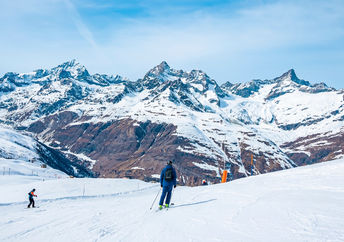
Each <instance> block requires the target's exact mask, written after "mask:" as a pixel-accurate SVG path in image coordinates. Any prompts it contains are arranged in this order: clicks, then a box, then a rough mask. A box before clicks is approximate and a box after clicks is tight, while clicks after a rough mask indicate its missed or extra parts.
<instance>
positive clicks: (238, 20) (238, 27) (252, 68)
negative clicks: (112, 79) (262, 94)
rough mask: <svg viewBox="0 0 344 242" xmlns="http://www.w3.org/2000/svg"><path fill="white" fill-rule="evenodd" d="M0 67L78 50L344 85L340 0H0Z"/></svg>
mask: <svg viewBox="0 0 344 242" xmlns="http://www.w3.org/2000/svg"><path fill="white" fill-rule="evenodd" d="M0 9H1V10H0V22H1V25H0V33H1V38H0V55H1V58H0V75H3V74H4V73H5V72H8V71H14V72H29V71H31V70H34V69H38V68H51V67H53V66H56V65H58V64H60V63H62V62H64V61H67V60H71V59H77V60H78V61H79V62H80V63H82V64H83V65H85V66H86V67H87V69H88V70H89V72H90V73H95V72H98V73H106V74H120V75H122V76H125V77H128V78H130V79H131V80H136V79H138V78H141V77H143V75H144V74H145V73H146V72H147V71H148V70H149V69H150V68H152V67H153V66H155V65H157V64H159V63H160V62H161V61H163V60H165V61H167V63H169V65H170V66H171V67H173V68H176V69H184V70H192V69H201V70H203V71H205V72H206V73H208V75H210V76H211V77H212V78H214V79H215V80H216V81H218V83H223V82H225V81H230V82H233V83H234V82H242V81H249V80H251V79H255V78H260V79H270V78H274V77H276V76H279V75H281V74H282V73H283V72H285V71H287V70H289V69H291V68H294V69H295V71H296V74H297V75H298V76H299V77H300V78H302V79H305V80H308V81H310V82H312V83H314V82H321V81H324V82H326V83H327V84H328V85H329V86H333V87H336V88H344V1H343V0H328V1H317V0H313V1H310V0H309V1H308V0H299V1H296V0H295V1H272V0H266V1H265V0H259V1H258V0H257V1H254V0H247V1H245V0H244V1H220V0H212V1H210V0H198V1H196V0H188V1H180V0H174V1H159V0H153V1H147V0H142V1H130V0H128V1H111V0H97V1H95V0H11V1H6V0H0Z"/></svg>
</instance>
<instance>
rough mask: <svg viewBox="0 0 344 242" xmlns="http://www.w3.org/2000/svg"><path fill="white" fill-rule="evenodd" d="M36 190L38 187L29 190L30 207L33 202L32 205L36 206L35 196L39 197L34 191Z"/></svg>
mask: <svg viewBox="0 0 344 242" xmlns="http://www.w3.org/2000/svg"><path fill="white" fill-rule="evenodd" d="M35 191H36V189H32V191H31V192H29V201H30V203H29V205H27V207H28V208H30V206H31V204H32V207H33V208H34V207H35V201H34V200H33V197H37V195H35V194H34V192H35Z"/></svg>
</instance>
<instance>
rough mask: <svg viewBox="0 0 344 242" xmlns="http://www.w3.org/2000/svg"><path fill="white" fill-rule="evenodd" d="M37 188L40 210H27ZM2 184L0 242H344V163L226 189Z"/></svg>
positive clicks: (98, 182)
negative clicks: (166, 194)
mask: <svg viewBox="0 0 344 242" xmlns="http://www.w3.org/2000/svg"><path fill="white" fill-rule="evenodd" d="M32 188H36V194H37V195H38V197H37V198H36V204H37V206H39V208H35V209H27V208H26V205H27V201H26V200H27V193H28V192H29V191H30V190H31V189H32ZM159 189H160V186H159V185H158V184H153V183H144V182H142V181H138V180H125V179H75V178H74V179H71V178H65V179H54V180H45V181H42V179H39V178H38V177H35V176H20V175H13V176H8V175H5V176H1V177H0V193H1V196H0V241H50V242H52V241H64V242H65V241H150V242H151V241H164V242H165V241H166V242H168V241H202V242H204V241H344V159H340V160H335V161H330V162H326V163H321V164H316V165H312V166H307V167H299V168H294V169H289V170H284V171H279V172H274V173H269V174H264V175H259V176H253V177H248V178H243V179H239V180H235V181H233V182H229V183H226V184H218V185H211V186H202V187H193V188H191V187H177V188H176V189H175V190H174V193H173V196H172V202H173V203H175V205H174V206H172V207H171V208H170V209H169V210H165V209H164V210H162V211H157V207H158V204H157V201H156V203H155V204H154V206H153V209H152V210H150V209H149V208H150V206H151V204H152V201H153V199H154V197H155V196H156V194H157V192H158V191H159Z"/></svg>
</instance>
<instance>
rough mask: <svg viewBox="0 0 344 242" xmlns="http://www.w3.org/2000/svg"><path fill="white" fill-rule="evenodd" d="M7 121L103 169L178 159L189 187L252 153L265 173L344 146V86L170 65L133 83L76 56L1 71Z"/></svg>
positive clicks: (1, 108) (237, 173) (234, 167)
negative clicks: (226, 76)
mask: <svg viewBox="0 0 344 242" xmlns="http://www.w3.org/2000/svg"><path fill="white" fill-rule="evenodd" d="M0 122H2V123H5V124H7V125H11V126H12V127H14V128H16V129H20V130H26V131H29V132H32V133H33V134H34V135H35V136H36V137H37V139H38V140H39V141H40V142H42V143H44V144H45V145H47V146H49V147H50V148H52V149H55V150H58V151H59V152H62V153H64V154H65V155H66V156H67V157H68V158H69V159H71V160H74V161H75V162H79V163H80V164H81V165H84V166H86V167H87V168H88V169H89V170H90V171H92V172H93V173H94V174H95V175H96V176H101V177H128V178H140V179H143V180H154V179H156V177H157V176H158V174H159V171H160V169H161V168H162V167H163V166H164V164H165V162H166V160H169V159H173V160H175V166H176V169H177V171H178V174H179V182H180V183H181V184H188V185H196V184H199V182H200V180H202V179H203V178H206V179H208V180H210V181H212V182H218V181H219V177H220V173H221V172H222V170H223V169H225V168H228V169H230V171H231V174H232V177H233V178H240V177H244V176H247V175H249V174H250V170H251V167H250V157H251V155H253V156H254V160H255V164H254V169H253V170H254V173H255V174H260V173H265V172H270V171H274V170H279V169H286V168H291V167H294V166H297V165H303V164H309V163H314V162H320V161H325V160H327V159H330V158H333V157H336V158H338V157H339V156H341V155H343V153H344V152H343V149H342V148H343V147H342V144H341V142H340V140H341V138H342V137H343V133H344V131H343V126H344V125H343V123H344V100H343V90H335V89H334V88H330V87H327V86H326V84H314V85H312V84H310V83H309V82H307V81H304V80H301V79H299V78H298V77H297V76H296V74H295V71H294V70H289V71H288V72H286V73H284V74H283V75H281V76H280V77H277V78H275V79H272V80H253V81H251V82H248V83H244V84H231V83H229V82H227V83H224V84H222V85H221V86H220V85H218V84H217V82H216V81H215V80H213V79H211V78H210V77H209V76H208V75H207V74H206V73H204V72H203V71H199V70H192V71H190V72H187V71H183V70H174V69H172V68H171V67H170V66H169V65H168V64H167V63H166V62H162V63H161V64H160V65H158V66H156V67H154V68H152V69H151V70H150V71H148V72H147V74H146V75H145V76H144V77H143V78H142V79H139V80H137V81H135V82H133V81H130V80H128V79H126V78H123V77H120V76H108V75H100V74H94V75H90V74H89V72H88V71H87V69H86V68H85V67H84V66H82V65H81V64H79V63H77V62H76V61H75V60H73V61H69V62H66V63H63V64H61V65H59V66H57V67H55V68H52V69H50V70H37V71H34V72H32V73H26V74H16V73H7V74H5V75H4V76H3V77H2V78H0ZM315 137H317V138H316V139H315ZM313 140H316V142H315V143H314V142H313ZM319 142H320V143H319ZM321 142H322V143H321Z"/></svg>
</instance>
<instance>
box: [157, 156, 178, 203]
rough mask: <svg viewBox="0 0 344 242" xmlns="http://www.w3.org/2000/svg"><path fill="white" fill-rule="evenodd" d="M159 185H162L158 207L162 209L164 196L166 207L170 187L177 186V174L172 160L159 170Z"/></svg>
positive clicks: (168, 201)
mask: <svg viewBox="0 0 344 242" xmlns="http://www.w3.org/2000/svg"><path fill="white" fill-rule="evenodd" d="M160 185H161V187H162V194H161V197H160V202H159V209H162V204H163V203H164V200H165V197H166V201H165V207H166V208H168V207H169V205H170V201H171V195H172V189H173V187H174V188H176V186H177V174H176V170H175V169H174V167H173V166H172V161H169V162H167V166H166V167H165V168H164V169H163V170H162V171H161V175H160Z"/></svg>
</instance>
